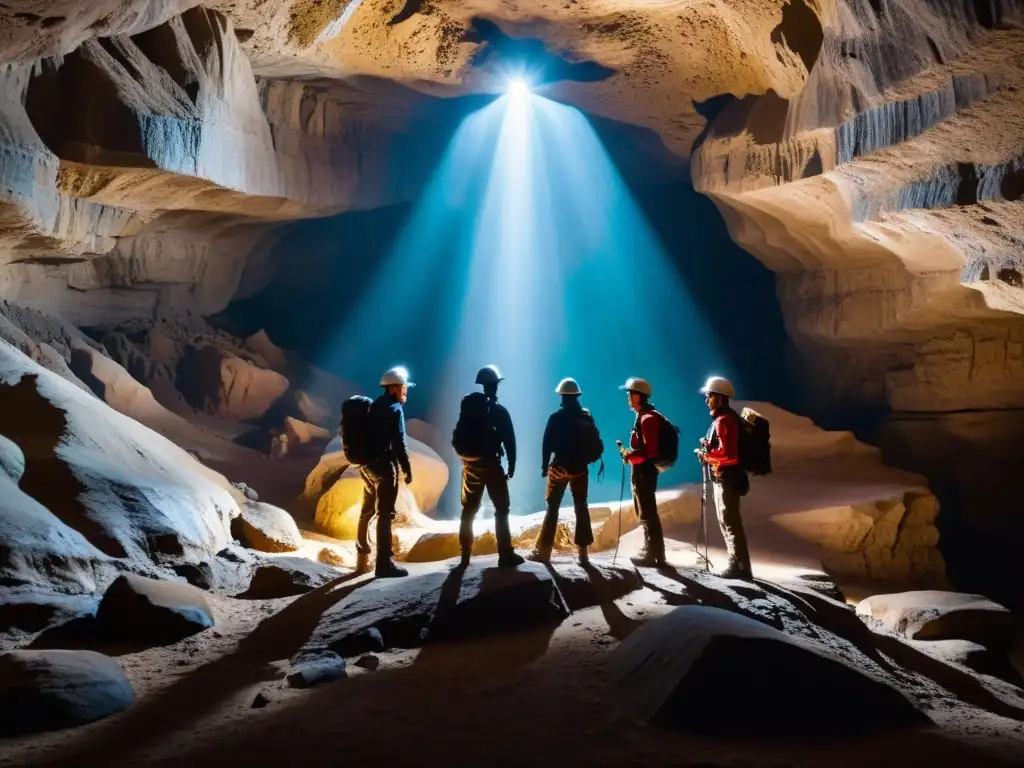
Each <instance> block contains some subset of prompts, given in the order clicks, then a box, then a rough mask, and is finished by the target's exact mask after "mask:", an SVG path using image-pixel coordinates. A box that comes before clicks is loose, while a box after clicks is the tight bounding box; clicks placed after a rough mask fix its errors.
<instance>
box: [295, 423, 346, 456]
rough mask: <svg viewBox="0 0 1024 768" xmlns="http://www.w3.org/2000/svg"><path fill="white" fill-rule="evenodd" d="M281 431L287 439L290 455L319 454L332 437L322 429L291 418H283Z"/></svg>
mask: <svg viewBox="0 0 1024 768" xmlns="http://www.w3.org/2000/svg"><path fill="white" fill-rule="evenodd" d="M283 429H284V434H285V435H287V437H288V452H289V453H290V454H295V453H301V452H303V451H315V452H316V453H317V454H319V453H321V452H322V451H323V449H324V446H326V445H327V444H328V443H329V442H330V441H331V438H332V437H333V436H334V435H333V434H332V433H331V432H328V431H327V430H326V429H324V428H323V427H318V426H317V425H316V424H310V423H308V422H305V421H299V420H298V419H293V418H292V417H291V416H285V419H284V427H283Z"/></svg>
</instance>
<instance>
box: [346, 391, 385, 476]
mask: <svg viewBox="0 0 1024 768" xmlns="http://www.w3.org/2000/svg"><path fill="white" fill-rule="evenodd" d="M371 405H373V401H372V400H371V399H370V398H368V397H363V396H362V395H353V396H352V397H350V398H348V399H347V400H346V401H345V402H343V403H342V404H341V450H342V451H343V452H344V454H345V458H346V459H348V461H349V463H350V464H356V465H363V464H369V463H370V462H371V461H373V460H374V459H375V458H377V457H376V456H375V455H374V450H373V440H372V438H371V434H370V406H371Z"/></svg>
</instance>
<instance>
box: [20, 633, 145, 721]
mask: <svg viewBox="0 0 1024 768" xmlns="http://www.w3.org/2000/svg"><path fill="white" fill-rule="evenodd" d="M132 698H133V693H132V686H131V684H130V683H129V682H128V678H127V677H125V674H124V671H123V670H122V669H121V667H120V665H119V664H118V663H117V662H116V661H114V660H113V659H111V658H110V657H108V656H104V655H102V654H99V653H94V652H92V651H12V652H11V653H6V654H4V655H2V656H0V734H3V735H5V736H16V735H21V734H25V733H34V732H37V731H45V730H53V729H57V728H68V727H71V726H76V725H83V724H85V723H90V722H92V721H94V720H99V719H101V718H104V717H108V716H109V715H112V714H114V713H116V712H120V711H121V710H123V709H125V708H126V707H128V706H129V705H130V704H131V703H132Z"/></svg>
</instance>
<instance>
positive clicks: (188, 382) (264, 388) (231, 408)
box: [177, 344, 289, 420]
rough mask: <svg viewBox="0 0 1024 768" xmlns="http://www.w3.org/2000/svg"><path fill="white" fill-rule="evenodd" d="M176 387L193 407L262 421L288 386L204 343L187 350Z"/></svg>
mask: <svg viewBox="0 0 1024 768" xmlns="http://www.w3.org/2000/svg"><path fill="white" fill-rule="evenodd" d="M177 386H178V389H179V391H180V392H181V393H182V395H184V397H185V400H186V401H188V403H189V405H191V406H192V407H193V408H197V409H199V410H202V411H206V412H207V413H212V414H214V415H216V416H221V417H223V418H228V419H237V420H245V419H259V418H262V417H263V416H264V415H265V414H266V413H267V411H269V410H270V408H271V406H272V405H274V403H275V402H277V400H278V398H280V397H281V396H282V395H284V394H285V392H287V391H288V387H289V383H288V379H286V378H285V377H284V376H282V375H281V374H279V373H277V372H275V371H272V370H269V369H267V368H261V367H259V366H258V365H254V364H253V363H251V362H248V361H246V360H243V359H242V358H241V357H238V356H236V355H233V354H231V353H229V352H227V351H225V350H224V349H221V348H220V347H217V346H214V345H213V344H205V345H203V346H199V347H197V346H192V345H189V346H188V347H187V348H186V351H185V354H184V356H183V357H182V358H181V360H180V362H179V363H178V368H177Z"/></svg>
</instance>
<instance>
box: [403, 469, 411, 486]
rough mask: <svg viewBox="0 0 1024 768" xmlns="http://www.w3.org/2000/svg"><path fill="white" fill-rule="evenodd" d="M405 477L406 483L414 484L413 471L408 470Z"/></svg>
mask: <svg viewBox="0 0 1024 768" xmlns="http://www.w3.org/2000/svg"><path fill="white" fill-rule="evenodd" d="M404 479H405V484H406V485H412V472H406V473H405V478H404Z"/></svg>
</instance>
